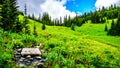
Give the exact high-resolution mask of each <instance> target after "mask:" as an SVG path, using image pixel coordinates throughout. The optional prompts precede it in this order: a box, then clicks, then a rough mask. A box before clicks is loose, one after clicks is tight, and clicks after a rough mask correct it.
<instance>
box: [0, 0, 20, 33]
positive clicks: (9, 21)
mask: <svg viewBox="0 0 120 68" xmlns="http://www.w3.org/2000/svg"><path fill="white" fill-rule="evenodd" d="M1 5H2V12H1V16H2V19H1V20H2V27H3V28H4V30H7V31H8V30H11V31H12V30H14V28H15V24H16V22H17V17H18V10H17V8H18V6H16V0H1Z"/></svg>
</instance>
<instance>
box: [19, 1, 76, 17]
mask: <svg viewBox="0 0 120 68" xmlns="http://www.w3.org/2000/svg"><path fill="white" fill-rule="evenodd" d="M17 1H18V5H19V6H20V7H19V10H21V11H24V5H25V3H26V4H27V10H28V14H33V13H34V14H35V16H36V17H38V16H39V13H43V12H48V14H49V15H50V16H51V18H52V19H56V18H58V19H59V18H60V17H62V18H63V17H64V16H66V15H70V16H71V17H74V16H76V13H75V12H71V11H69V10H67V9H66V6H64V5H65V4H66V3H67V1H69V0H17Z"/></svg>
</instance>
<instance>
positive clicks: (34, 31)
mask: <svg viewBox="0 0 120 68" xmlns="http://www.w3.org/2000/svg"><path fill="white" fill-rule="evenodd" d="M33 34H34V35H35V36H37V31H36V25H35V24H34V30H33Z"/></svg>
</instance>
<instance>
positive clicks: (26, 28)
mask: <svg viewBox="0 0 120 68" xmlns="http://www.w3.org/2000/svg"><path fill="white" fill-rule="evenodd" d="M24 28H25V33H26V34H30V28H29V25H28V18H27V6H26V4H25V6H24Z"/></svg>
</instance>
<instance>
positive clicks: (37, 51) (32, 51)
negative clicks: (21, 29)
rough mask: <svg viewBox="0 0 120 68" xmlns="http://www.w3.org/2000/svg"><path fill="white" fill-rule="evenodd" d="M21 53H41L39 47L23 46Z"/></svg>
mask: <svg viewBox="0 0 120 68" xmlns="http://www.w3.org/2000/svg"><path fill="white" fill-rule="evenodd" d="M21 55H22V56H24V55H41V52H40V50H39V48H23V49H22V51H21Z"/></svg>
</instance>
